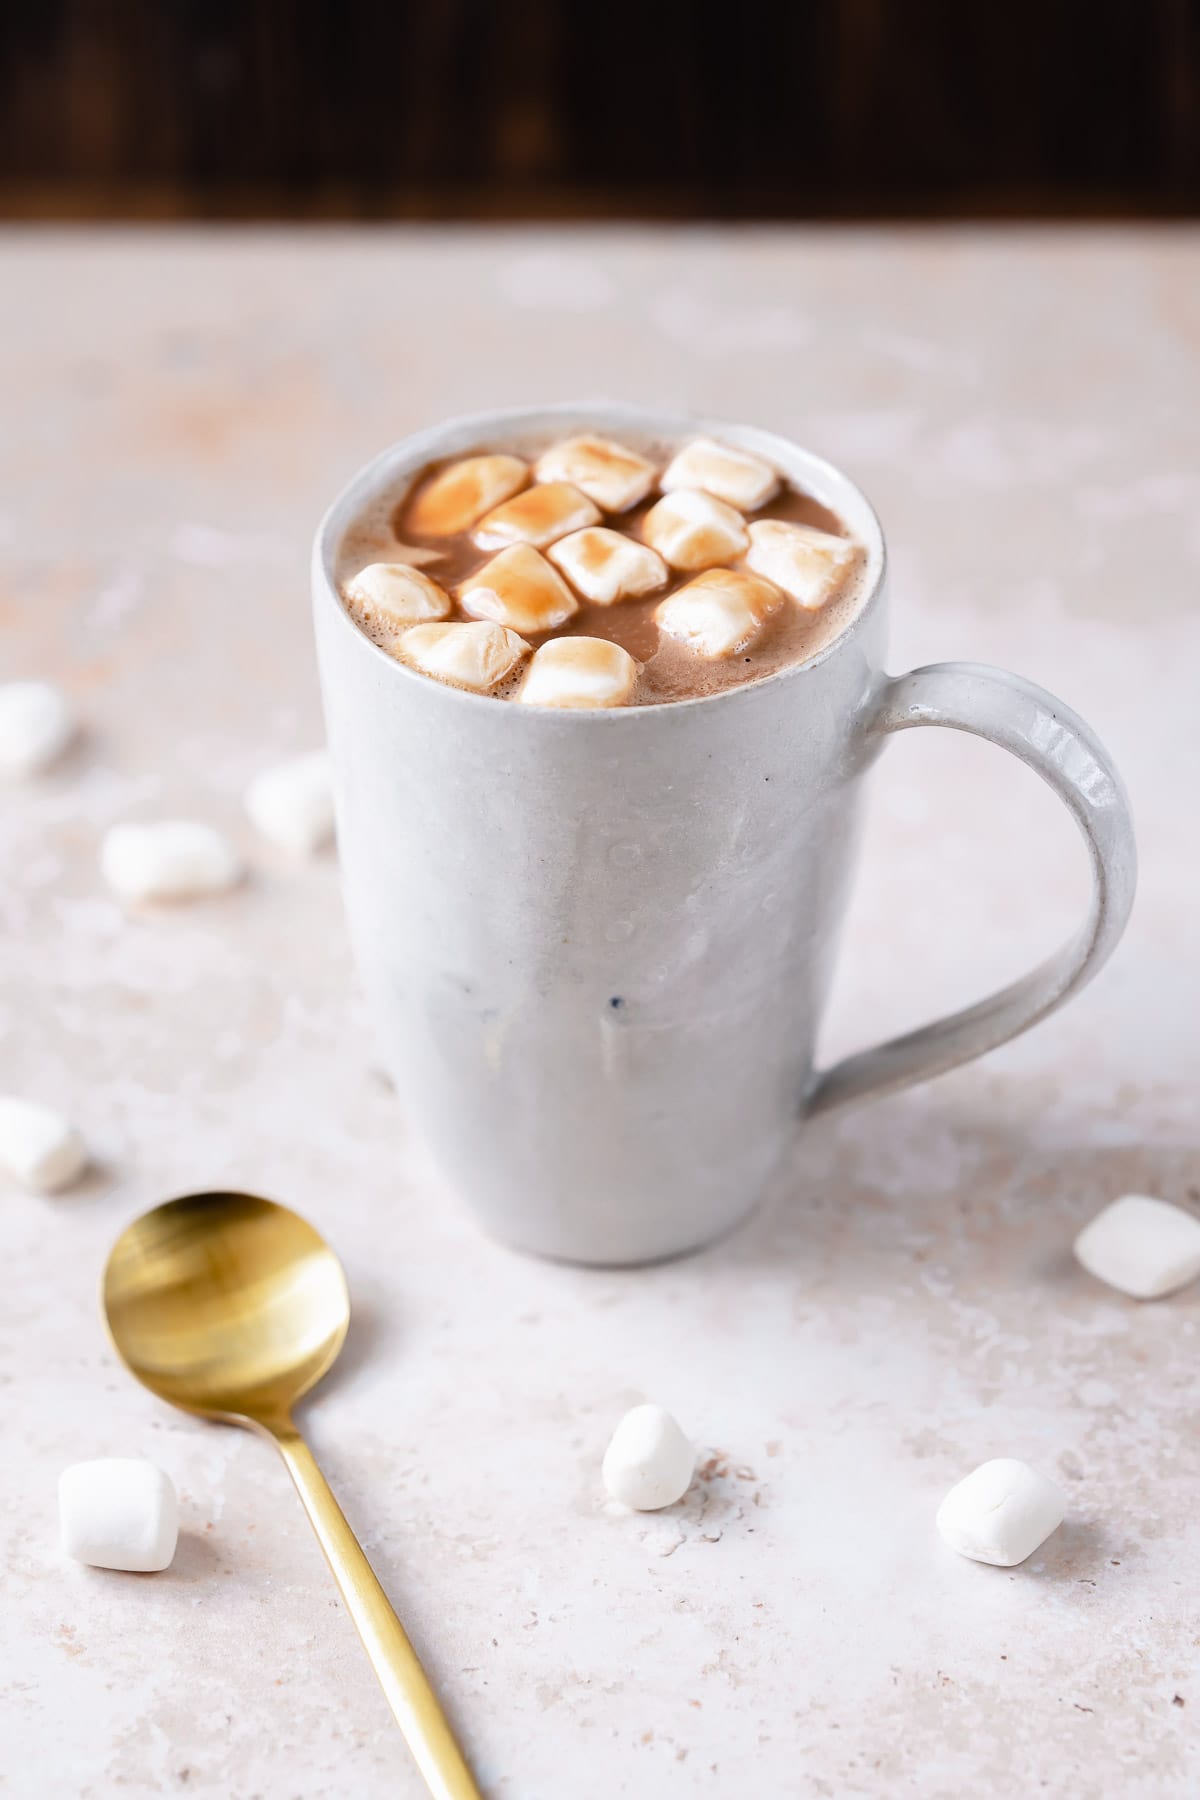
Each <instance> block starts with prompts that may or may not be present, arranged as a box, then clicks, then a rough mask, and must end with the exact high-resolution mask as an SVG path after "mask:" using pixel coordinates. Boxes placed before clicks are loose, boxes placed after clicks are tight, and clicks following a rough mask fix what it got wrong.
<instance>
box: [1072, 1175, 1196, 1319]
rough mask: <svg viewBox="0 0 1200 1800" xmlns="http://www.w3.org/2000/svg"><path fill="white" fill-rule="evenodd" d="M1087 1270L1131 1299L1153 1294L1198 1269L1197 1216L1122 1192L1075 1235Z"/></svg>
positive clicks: (1174, 1285) (1078, 1253) (1188, 1278)
mask: <svg viewBox="0 0 1200 1800" xmlns="http://www.w3.org/2000/svg"><path fill="white" fill-rule="evenodd" d="M1075 1255H1076V1258H1077V1259H1078V1261H1079V1262H1081V1263H1082V1264H1083V1266H1084V1268H1085V1269H1086V1270H1087V1272H1088V1274H1089V1275H1095V1276H1096V1277H1097V1279H1098V1280H1100V1281H1106V1282H1107V1283H1108V1285H1109V1287H1114V1288H1119V1289H1120V1291H1121V1293H1123V1294H1131V1295H1132V1296H1133V1298H1134V1299H1135V1300H1158V1299H1161V1297H1162V1296H1163V1295H1164V1294H1173V1293H1174V1292H1175V1290H1176V1288H1181V1287H1186V1285H1187V1283H1188V1282H1189V1281H1194V1280H1195V1279H1196V1277H1197V1275H1200V1219H1197V1218H1196V1217H1195V1215H1194V1214H1193V1213H1189V1212H1184V1210H1183V1208H1182V1207H1181V1206H1172V1205H1171V1204H1170V1202H1169V1201H1167V1200H1153V1199H1151V1198H1150V1196H1149V1195H1147V1194H1126V1195H1124V1196H1123V1197H1122V1198H1121V1199H1120V1200H1114V1201H1113V1202H1112V1203H1111V1204H1110V1205H1109V1206H1106V1207H1105V1208H1104V1211H1103V1212H1100V1213H1097V1215H1096V1217H1095V1218H1094V1219H1093V1220H1092V1222H1091V1224H1090V1225H1085V1226H1084V1228H1083V1230H1082V1231H1081V1232H1080V1234H1079V1236H1078V1237H1077V1238H1076V1239H1075Z"/></svg>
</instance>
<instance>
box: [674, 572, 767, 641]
mask: <svg viewBox="0 0 1200 1800" xmlns="http://www.w3.org/2000/svg"><path fill="white" fill-rule="evenodd" d="M782 605H783V595H782V594H781V593H780V591H779V589H778V588H777V587H775V586H773V585H772V583H771V582H769V581H764V580H763V579H762V577H761V575H748V574H747V573H746V571H745V570H744V569H709V570H708V571H707V573H705V574H703V575H697V577H696V579H695V580H694V581H689V582H688V583H687V584H686V585H685V586H684V587H681V588H677V589H676V590H675V592H674V593H673V594H672V595H671V596H670V598H669V599H666V600H664V601H663V602H662V604H661V605H660V606H658V607H657V608H656V610H655V614H654V617H655V618H656V620H657V621H658V627H659V630H660V631H665V632H666V634H667V636H668V637H673V638H676V639H678V641H679V642H680V643H681V644H684V645H686V646H687V648H688V649H689V650H694V651H695V652H696V654H697V655H698V656H708V657H713V658H716V657H724V656H732V655H733V654H734V652H735V651H737V650H744V649H745V647H746V645H747V644H748V643H749V642H750V641H751V639H752V638H753V637H755V636H756V634H757V633H758V632H759V631H760V630H761V629H762V626H763V625H764V624H765V623H766V621H767V619H769V618H770V616H771V614H772V613H773V612H777V611H778V610H779V608H780V607H781V606H782Z"/></svg>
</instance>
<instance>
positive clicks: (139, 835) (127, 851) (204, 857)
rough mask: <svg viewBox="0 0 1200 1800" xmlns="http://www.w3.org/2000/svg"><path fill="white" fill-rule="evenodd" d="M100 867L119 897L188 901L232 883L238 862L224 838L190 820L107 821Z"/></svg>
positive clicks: (239, 873) (238, 869)
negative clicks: (114, 822) (135, 822)
mask: <svg viewBox="0 0 1200 1800" xmlns="http://www.w3.org/2000/svg"><path fill="white" fill-rule="evenodd" d="M100 871H101V873H102V875H103V876H104V879H105V880H106V881H107V883H108V885H109V887H110V888H112V890H113V892H114V893H115V894H117V895H118V896H119V898H120V899H122V900H127V901H131V902H135V903H136V902H140V901H145V900H151V901H153V900H193V899H199V898H200V897H201V896H202V895H204V894H220V893H223V892H224V891H225V889H226V888H231V887H236V886H237V884H238V882H239V881H240V880H241V878H242V865H241V862H240V860H239V858H238V855H237V852H236V851H235V850H234V848H233V846H232V844H231V843H230V842H229V840H228V838H226V837H223V836H222V835H221V833H220V832H219V831H215V830H214V829H213V827H212V826H211V825H203V824H201V823H200V822H199V821H198V820H195V819H164V820H160V821H158V822H157V823H154V824H150V825H113V826H112V827H111V828H110V829H109V830H108V831H106V832H105V834H104V841H103V843H102V844H101V846H100Z"/></svg>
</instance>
